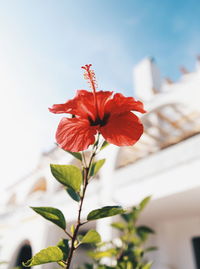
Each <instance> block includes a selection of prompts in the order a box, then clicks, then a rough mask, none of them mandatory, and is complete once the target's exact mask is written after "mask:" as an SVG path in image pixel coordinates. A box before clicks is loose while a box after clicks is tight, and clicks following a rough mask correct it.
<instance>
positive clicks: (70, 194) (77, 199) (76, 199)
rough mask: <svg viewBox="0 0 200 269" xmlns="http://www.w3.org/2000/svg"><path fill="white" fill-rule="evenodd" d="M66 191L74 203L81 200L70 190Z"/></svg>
mask: <svg viewBox="0 0 200 269" xmlns="http://www.w3.org/2000/svg"><path fill="white" fill-rule="evenodd" d="M66 191H67V193H68V194H69V196H70V197H71V198H72V199H73V200H74V201H76V202H79V201H80V200H81V198H80V196H79V194H78V193H77V192H75V191H74V190H73V189H72V188H66Z"/></svg>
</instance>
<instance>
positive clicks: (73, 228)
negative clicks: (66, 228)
mask: <svg viewBox="0 0 200 269" xmlns="http://www.w3.org/2000/svg"><path fill="white" fill-rule="evenodd" d="M70 232H71V234H72V235H73V234H74V232H75V226H74V224H72V225H71V227H70Z"/></svg>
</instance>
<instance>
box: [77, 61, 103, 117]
mask: <svg viewBox="0 0 200 269" xmlns="http://www.w3.org/2000/svg"><path fill="white" fill-rule="evenodd" d="M91 66H92V65H91V64H86V65H85V66H82V67H81V68H83V69H84V70H85V72H84V79H85V80H87V82H88V83H89V85H90V87H91V89H92V91H93V94H94V104H95V108H96V112H97V116H98V114H99V113H98V105H97V95H96V88H97V87H98V85H97V81H96V76H95V72H94V70H91V69H90V67H91Z"/></svg>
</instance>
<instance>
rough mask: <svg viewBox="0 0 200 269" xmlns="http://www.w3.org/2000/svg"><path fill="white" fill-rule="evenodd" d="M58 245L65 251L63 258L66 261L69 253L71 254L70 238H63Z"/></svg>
mask: <svg viewBox="0 0 200 269" xmlns="http://www.w3.org/2000/svg"><path fill="white" fill-rule="evenodd" d="M57 247H59V248H60V249H61V251H62V253H63V258H64V260H65V261H66V260H67V258H68V254H69V240H68V239H61V240H60V241H59V242H58V244H57Z"/></svg>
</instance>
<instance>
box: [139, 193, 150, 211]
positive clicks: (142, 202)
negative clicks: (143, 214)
mask: <svg viewBox="0 0 200 269" xmlns="http://www.w3.org/2000/svg"><path fill="white" fill-rule="evenodd" d="M150 200H151V196H147V197H146V198H144V199H143V200H142V201H141V202H140V204H139V208H140V210H143V209H144V208H145V207H146V205H147V204H148V203H149V201H150Z"/></svg>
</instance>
